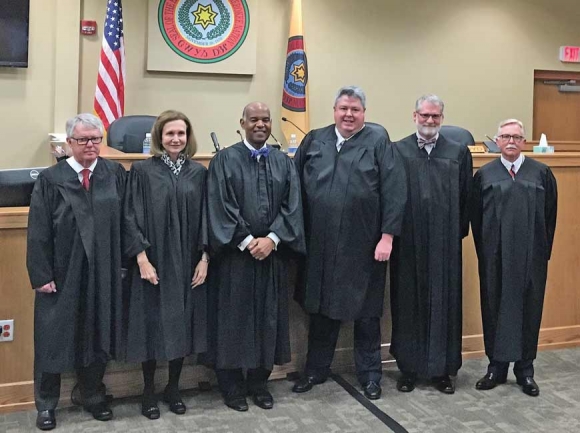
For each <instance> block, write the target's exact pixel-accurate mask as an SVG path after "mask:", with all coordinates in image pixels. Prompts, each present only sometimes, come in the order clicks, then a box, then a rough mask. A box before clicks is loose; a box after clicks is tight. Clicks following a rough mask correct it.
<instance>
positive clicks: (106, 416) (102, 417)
mask: <svg viewBox="0 0 580 433" xmlns="http://www.w3.org/2000/svg"><path fill="white" fill-rule="evenodd" d="M86 409H87V410H88V411H89V412H90V413H91V414H92V415H93V418H94V419H96V420H97V421H109V420H111V419H113V411H112V410H111V408H110V407H109V405H108V404H107V403H106V402H102V403H98V404H95V405H93V406H89V407H87V408H86Z"/></svg>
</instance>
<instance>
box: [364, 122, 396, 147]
mask: <svg viewBox="0 0 580 433" xmlns="http://www.w3.org/2000/svg"><path fill="white" fill-rule="evenodd" d="M365 128H371V129H372V130H374V131H377V132H380V133H382V134H387V139H388V141H389V142H390V141H391V138H390V137H389V132H388V131H387V130H386V129H385V127H384V126H383V125H379V124H378V123H375V122H365Z"/></svg>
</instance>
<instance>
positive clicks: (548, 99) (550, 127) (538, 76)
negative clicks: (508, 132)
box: [528, 71, 580, 141]
mask: <svg viewBox="0 0 580 433" xmlns="http://www.w3.org/2000/svg"><path fill="white" fill-rule="evenodd" d="M566 80H576V85H577V86H580V72H564V71H534V128H533V134H532V140H539V139H540V135H541V134H542V133H544V134H546V136H547V138H548V141H580V92H575V93H567V92H560V91H559V89H558V85H557V84H551V83H550V82H552V83H554V82H558V81H566ZM528 140H529V137H528Z"/></svg>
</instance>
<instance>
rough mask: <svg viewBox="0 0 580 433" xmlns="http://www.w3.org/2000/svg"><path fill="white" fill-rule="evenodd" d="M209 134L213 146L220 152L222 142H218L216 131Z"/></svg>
mask: <svg viewBox="0 0 580 433" xmlns="http://www.w3.org/2000/svg"><path fill="white" fill-rule="evenodd" d="M209 136H210V137H211V141H213V147H214V148H215V151H216V152H219V151H220V144H219V143H218V139H217V135H215V132H212V133H210V134H209Z"/></svg>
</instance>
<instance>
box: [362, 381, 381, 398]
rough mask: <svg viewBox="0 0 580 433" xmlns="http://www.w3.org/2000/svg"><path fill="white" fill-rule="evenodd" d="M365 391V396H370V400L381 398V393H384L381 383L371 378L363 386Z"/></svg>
mask: <svg viewBox="0 0 580 433" xmlns="http://www.w3.org/2000/svg"><path fill="white" fill-rule="evenodd" d="M363 391H364V394H365V397H366V398H368V399H369V400H378V399H379V398H381V393H382V389H381V385H379V384H378V383H377V382H374V381H372V380H369V381H368V382H367V383H366V384H365V385H364V386H363Z"/></svg>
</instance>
